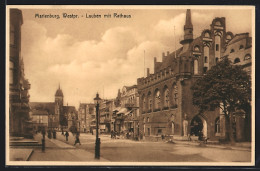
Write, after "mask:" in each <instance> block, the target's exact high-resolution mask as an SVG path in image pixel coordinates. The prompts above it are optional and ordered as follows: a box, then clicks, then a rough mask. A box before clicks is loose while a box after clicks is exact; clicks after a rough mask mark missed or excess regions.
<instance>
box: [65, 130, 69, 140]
mask: <svg viewBox="0 0 260 171" xmlns="http://www.w3.org/2000/svg"><path fill="white" fill-rule="evenodd" d="M65 137H66V141H68V137H69V133H68V131H66V133H65Z"/></svg>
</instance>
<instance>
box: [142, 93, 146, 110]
mask: <svg viewBox="0 0 260 171" xmlns="http://www.w3.org/2000/svg"><path fill="white" fill-rule="evenodd" d="M142 99H143V111H145V104H146V102H145V96H144V95H143V98H142Z"/></svg>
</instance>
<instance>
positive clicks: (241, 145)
mask: <svg viewBox="0 0 260 171" xmlns="http://www.w3.org/2000/svg"><path fill="white" fill-rule="evenodd" d="M168 143H173V144H185V145H196V146H201V147H211V148H222V149H230V150H241V151H251V142H236V143H235V144H234V145H231V144H219V143H212V142H208V143H203V142H200V141H181V140H173V142H168Z"/></svg>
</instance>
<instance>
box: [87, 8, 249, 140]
mask: <svg viewBox="0 0 260 171" xmlns="http://www.w3.org/2000/svg"><path fill="white" fill-rule="evenodd" d="M191 16H192V15H191V10H189V9H188V10H187V11H186V20H185V25H184V29H183V31H184V37H183V40H181V41H180V44H181V45H182V46H181V48H179V49H176V50H175V51H174V52H172V53H170V52H167V53H166V54H165V53H162V58H161V60H160V61H159V60H158V59H157V57H154V73H150V69H149V68H147V76H146V77H142V78H138V79H137V85H133V86H129V87H128V86H124V87H123V88H122V90H121V91H120V90H119V91H118V95H117V97H116V98H115V99H112V100H103V102H102V104H101V113H100V125H101V131H103V132H109V131H111V130H113V131H117V132H121V131H129V132H133V133H134V135H135V136H140V135H142V136H144V137H146V138H149V137H153V136H158V135H174V137H175V138H180V139H187V138H188V137H198V136H199V135H200V134H202V135H203V136H204V137H207V138H210V139H211V140H218V139H221V138H224V137H225V134H226V131H225V129H226V128H225V117H224V114H223V112H222V111H221V110H211V111H207V112H204V113H200V112H199V110H198V108H197V107H195V106H194V105H193V103H192V90H191V86H192V85H193V84H194V83H195V81H196V80H197V79H199V78H201V77H202V76H203V75H204V74H206V72H207V71H208V70H209V69H210V68H211V67H212V66H214V65H216V64H217V62H218V61H220V60H222V58H223V57H225V56H227V57H228V58H229V59H230V60H231V61H232V62H233V64H234V65H242V66H243V67H244V69H245V70H246V71H247V72H248V74H249V75H251V73H252V70H251V66H252V57H251V53H252V38H251V37H250V36H249V33H241V34H235V35H234V34H233V33H232V32H231V31H227V30H226V19H225V18H224V17H221V18H218V17H217V18H214V19H213V20H212V23H211V25H210V26H209V29H204V30H203V31H202V32H201V35H200V36H199V37H196V38H193V25H192V18H191ZM93 111H94V110H93ZM92 115H93V117H92V118H91V119H92V121H93V122H92V124H90V128H92V129H93V128H94V127H95V117H94V115H95V113H93V114H92ZM250 116H251V114H246V113H245V112H242V113H241V111H240V112H239V113H235V114H234V116H233V118H234V123H233V124H234V130H235V132H234V135H235V137H236V140H237V141H243V140H245V139H246V135H248V134H251V130H250V128H251V126H250V125H251V123H250V122H251V119H250V118H247V117H250ZM246 120H247V122H246ZM246 127H247V128H249V129H245V128H246Z"/></svg>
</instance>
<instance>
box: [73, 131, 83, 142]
mask: <svg viewBox="0 0 260 171" xmlns="http://www.w3.org/2000/svg"><path fill="white" fill-rule="evenodd" d="M77 143H79V145H81V143H80V140H79V132H77V133H76V139H75V143H74V145H76V144H77Z"/></svg>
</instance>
